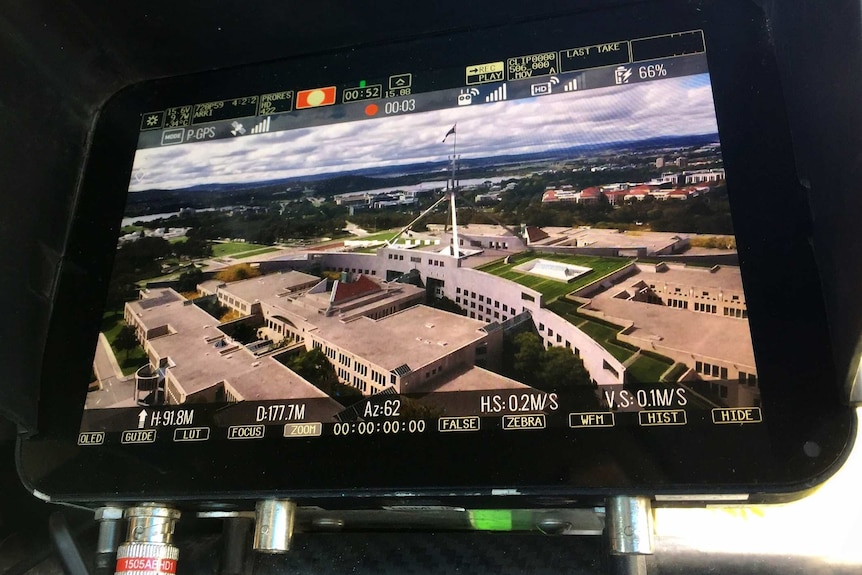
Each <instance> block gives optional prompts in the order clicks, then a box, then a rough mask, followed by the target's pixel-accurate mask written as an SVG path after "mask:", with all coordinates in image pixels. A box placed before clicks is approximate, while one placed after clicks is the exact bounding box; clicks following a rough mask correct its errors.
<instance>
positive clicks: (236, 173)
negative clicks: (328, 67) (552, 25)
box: [129, 74, 718, 192]
mask: <svg viewBox="0 0 862 575" xmlns="http://www.w3.org/2000/svg"><path fill="white" fill-rule="evenodd" d="M381 107H382V106H381ZM456 122H457V124H458V129H457V132H458V153H460V154H461V155H462V158H465V159H467V158H481V157H488V156H493V155H495V154H517V153H525V152H530V153H532V152H546V151H553V150H558V149H561V148H567V147H570V146H576V145H582V144H594V143H607V142H617V141H632V140H640V139H646V138H653V137H656V136H686V135H696V134H712V133H716V132H717V131H718V129H717V127H716V122H715V112H714V108H713V104H712V90H711V87H710V84H709V77H708V76H707V75H706V74H701V75H697V76H685V77H681V78H672V79H666V80H662V81H658V82H646V83H643V84H632V85H628V86H618V87H610V88H600V89H596V90H585V91H582V92H568V93H565V92H564V93H560V94H554V95H550V96H541V97H536V98H527V99H520V100H511V101H506V102H497V103H493V104H480V105H473V106H463V107H457V108H448V109H445V110H436V111H432V112H424V113H413V114H406V115H396V116H388V117H378V118H375V119H373V120H362V121H356V122H347V123H341V124H330V125H325V126H315V127H310V128H300V129H296V130H288V131H282V132H273V133H269V134H260V135H254V136H244V137H241V138H234V139H224V140H214V141H210V142H203V143H195V144H188V145H179V146H167V147H163V148H148V149H142V150H139V151H138V153H137V154H136V156H135V163H134V169H133V171H132V174H133V175H132V179H131V182H130V188H129V189H130V191H133V192H134V191H140V190H145V189H155V188H161V189H179V188H186V187H190V186H195V185H199V184H224V183H251V182H258V181H267V180H275V179H279V178H287V177H296V176H306V175H312V174H322V173H333V174H335V173H338V172H342V171H347V170H356V169H363V168H371V167H379V166H398V165H404V164H411V163H415V162H427V161H440V160H444V159H445V158H446V155H447V154H448V153H450V152H451V149H452V148H451V141H452V140H451V138H450V140H449V141H448V142H447V143H446V144H443V143H442V140H443V136H444V134H445V133H446V131H447V130H449V128H451V127H452V125H453V124H455V123H456Z"/></svg>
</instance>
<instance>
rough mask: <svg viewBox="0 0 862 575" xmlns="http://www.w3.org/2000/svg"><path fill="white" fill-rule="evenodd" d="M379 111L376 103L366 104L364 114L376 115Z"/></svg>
mask: <svg viewBox="0 0 862 575" xmlns="http://www.w3.org/2000/svg"><path fill="white" fill-rule="evenodd" d="M379 111H380V106H378V105H377V104H368V105H367V106H365V115H366V116H376V115H377V112H379Z"/></svg>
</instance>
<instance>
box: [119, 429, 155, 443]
mask: <svg viewBox="0 0 862 575" xmlns="http://www.w3.org/2000/svg"><path fill="white" fill-rule="evenodd" d="M155 440H156V430H155V429H127V430H126V431H124V432H123V434H122V435H121V436H120V443H124V444H129V443H153V442H154V441H155Z"/></svg>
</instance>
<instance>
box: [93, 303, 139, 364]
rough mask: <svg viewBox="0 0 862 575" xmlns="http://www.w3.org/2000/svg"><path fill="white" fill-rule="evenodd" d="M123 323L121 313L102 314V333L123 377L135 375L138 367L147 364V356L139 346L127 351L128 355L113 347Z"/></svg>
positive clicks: (114, 311) (109, 312)
mask: <svg viewBox="0 0 862 575" xmlns="http://www.w3.org/2000/svg"><path fill="white" fill-rule="evenodd" d="M125 323H126V322H125V320H124V319H123V312H122V311H116V310H110V311H106V312H105V313H104V314H102V332H103V333H104V334H105V337H106V338H108V343H110V344H111V349H112V350H113V351H114V357H116V358H117V363H119V364H120V369H122V370H123V375H131V374H133V373H135V371H137V370H138V368H139V367H141V366H142V365H144V364H145V363H147V362H148V361H149V358H148V357H147V354H146V353H144V350H143V348H142V347H141V346H137V347H136V348H135V349H132V350H129V352H128V353H126V352H125V351H119V350H117V348H116V347H114V340H115V339H116V338H117V334H118V333H120V330H121V329H122V327H123V326H124V325H125Z"/></svg>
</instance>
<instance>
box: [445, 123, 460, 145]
mask: <svg viewBox="0 0 862 575" xmlns="http://www.w3.org/2000/svg"><path fill="white" fill-rule="evenodd" d="M457 125H458V124H455V126H457ZM455 126H452V129H451V130H449V131H448V132H446V135H445V136H443V141H444V142H445V141H446V138H448V137H449V136H451V135H452V134H454V133H455Z"/></svg>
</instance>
